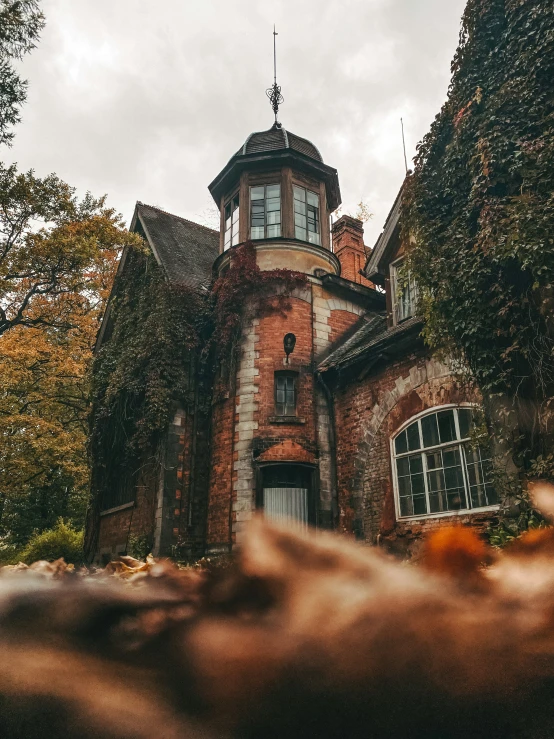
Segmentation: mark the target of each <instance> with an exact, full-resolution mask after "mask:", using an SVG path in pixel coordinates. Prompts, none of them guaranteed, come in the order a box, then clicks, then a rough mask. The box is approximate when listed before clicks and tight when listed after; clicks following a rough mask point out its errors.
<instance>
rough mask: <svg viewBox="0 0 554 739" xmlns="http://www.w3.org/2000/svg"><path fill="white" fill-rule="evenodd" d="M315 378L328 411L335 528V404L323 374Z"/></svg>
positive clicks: (318, 374) (337, 509) (336, 508)
mask: <svg viewBox="0 0 554 739" xmlns="http://www.w3.org/2000/svg"><path fill="white" fill-rule="evenodd" d="M315 378H316V380H317V382H318V383H319V385H320V387H321V389H322V390H323V394H324V395H325V399H326V400H327V407H328V409H329V446H330V447H331V449H330V456H331V485H332V487H333V489H332V490H331V492H332V496H333V497H332V503H331V515H332V517H333V525H334V527H335V528H336V525H337V523H338V516H339V502H338V487H339V486H338V474H337V463H336V459H337V441H336V434H335V404H334V401H333V394H332V393H331V391H330V390H329V387H328V386H327V385H326V383H325V380H324V379H323V374H322V373H321V372H320V371H319V370H317V371H316V372H315Z"/></svg>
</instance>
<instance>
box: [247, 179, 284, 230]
mask: <svg viewBox="0 0 554 739" xmlns="http://www.w3.org/2000/svg"><path fill="white" fill-rule="evenodd" d="M278 236H281V185H260V186H258V187H251V188H250V238H251V239H273V238H276V237H278Z"/></svg>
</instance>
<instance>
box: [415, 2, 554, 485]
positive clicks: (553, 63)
mask: <svg viewBox="0 0 554 739" xmlns="http://www.w3.org/2000/svg"><path fill="white" fill-rule="evenodd" d="M452 72H453V76H452V81H451V84H450V88H449V93H448V100H447V102H446V103H445V105H444V106H443V108H442V110H441V112H440V113H439V115H438V116H437V118H436V120H435V121H434V123H433V125H432V127H431V130H430V131H429V133H428V134H427V135H426V136H425V138H424V139H423V141H422V143H421V144H420V146H419V150H418V154H417V157H416V160H415V171H414V174H413V176H412V177H411V178H409V180H408V183H407V187H406V195H405V199H404V215H403V219H404V224H405V227H406V232H407V237H408V238H407V240H411V247H410V250H409V266H410V268H411V270H412V273H413V275H414V277H415V279H416V281H417V283H418V286H419V293H420V309H421V312H422V314H423V316H424V318H425V331H424V333H425V337H426V339H427V341H428V343H429V344H430V345H431V347H433V348H434V349H437V350H440V351H442V352H443V353H446V354H449V355H450V356H454V357H457V358H459V359H460V360H462V362H463V364H464V365H465V366H466V367H467V368H469V370H470V373H471V375H472V377H473V378H474V379H475V380H476V382H477V383H478V385H479V386H480V388H481V389H482V390H483V393H484V396H485V398H486V400H487V402H488V408H489V410H490V416H489V419H490V422H491V423H492V425H493V431H494V432H495V434H496V435H497V437H499V438H500V437H502V436H504V437H505V439H506V440H507V442H508V443H509V445H510V447H511V452H512V457H513V460H514V462H515V463H516V465H517V467H518V468H519V470H520V471H522V472H523V473H525V474H531V475H534V476H545V475H546V476H548V475H550V476H552V475H553V473H554V456H553V448H554V445H553V428H552V427H553V411H554V408H553V395H554V324H553V320H552V315H553V314H552V309H553V307H554V303H553V287H552V285H553V280H554V12H553V9H552V0H469V2H468V4H467V7H466V9H465V13H464V16H463V21H462V31H461V36H460V45H459V48H458V50H457V52H456V55H455V58H454V61H453V64H452Z"/></svg>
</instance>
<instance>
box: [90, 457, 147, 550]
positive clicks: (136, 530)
mask: <svg viewBox="0 0 554 739" xmlns="http://www.w3.org/2000/svg"><path fill="white" fill-rule="evenodd" d="M158 473H159V468H158V467H155V466H152V465H145V466H141V473H140V476H139V479H138V484H137V486H136V499H135V502H134V504H132V505H130V506H128V507H126V508H122V509H121V510H119V511H117V510H116V511H114V512H113V513H108V514H106V515H101V516H100V522H99V534H98V545H97V548H96V556H95V558H94V561H95V563H97V564H98V563H104V564H105V563H106V562H107V561H109V560H110V559H112V558H113V557H115V556H117V555H119V554H125V552H126V551H127V546H128V542H129V537H147V538H148V539H149V540H150V541H151V542H153V541H154V520H155V510H156V498H157V496H156V493H157V486H158V480H159V474H158Z"/></svg>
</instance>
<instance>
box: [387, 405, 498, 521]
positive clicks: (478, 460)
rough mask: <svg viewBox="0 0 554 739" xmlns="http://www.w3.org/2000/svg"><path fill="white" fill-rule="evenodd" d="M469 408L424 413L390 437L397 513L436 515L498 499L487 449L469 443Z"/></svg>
mask: <svg viewBox="0 0 554 739" xmlns="http://www.w3.org/2000/svg"><path fill="white" fill-rule="evenodd" d="M472 424H473V411H472V408H471V407H460V408H455V407H442V408H440V409H435V410H433V411H429V412H427V413H425V414H422V415H421V416H419V417H418V418H416V419H414V420H413V421H412V422H410V423H409V424H408V425H407V426H405V427H404V428H403V429H402V430H401V431H400V432H399V433H398V434H396V436H394V437H393V439H392V457H393V468H394V485H395V493H396V510H397V515H398V517H399V518H408V517H412V516H437V515H441V514H443V515H444V514H446V513H450V512H455V511H467V510H476V509H482V508H488V507H489V506H495V505H497V504H498V496H497V495H496V492H495V490H494V488H493V486H492V482H491V464H490V454H489V453H488V452H487V451H486V450H484V449H482V448H479V447H476V446H475V445H474V444H472V443H471V440H470V434H471V427H472Z"/></svg>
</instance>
